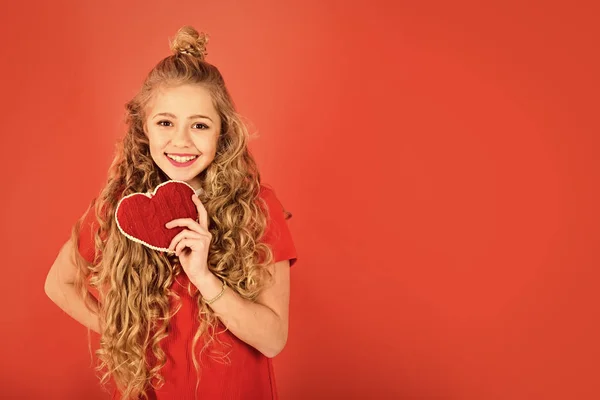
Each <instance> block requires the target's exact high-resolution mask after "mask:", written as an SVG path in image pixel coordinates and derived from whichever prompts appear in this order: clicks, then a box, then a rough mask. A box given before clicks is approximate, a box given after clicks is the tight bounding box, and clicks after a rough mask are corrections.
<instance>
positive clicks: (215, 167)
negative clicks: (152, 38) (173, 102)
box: [72, 26, 273, 399]
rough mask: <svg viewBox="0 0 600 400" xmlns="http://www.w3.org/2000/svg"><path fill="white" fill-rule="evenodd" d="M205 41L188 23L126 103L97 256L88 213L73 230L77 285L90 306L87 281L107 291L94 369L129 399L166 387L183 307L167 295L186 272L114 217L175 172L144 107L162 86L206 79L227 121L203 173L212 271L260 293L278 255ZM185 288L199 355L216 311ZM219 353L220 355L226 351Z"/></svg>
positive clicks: (100, 211) (100, 209)
mask: <svg viewBox="0 0 600 400" xmlns="http://www.w3.org/2000/svg"><path fill="white" fill-rule="evenodd" d="M207 41H208V37H207V36H206V34H204V33H202V34H199V33H198V32H197V31H196V30H195V29H194V28H193V27H190V26H185V27H183V28H181V29H180V30H179V31H178V32H177V35H176V37H175V38H174V39H173V40H172V41H171V50H172V52H173V54H172V55H170V56H168V57H166V58H164V59H163V60H161V61H160V62H159V63H158V64H157V65H156V66H155V67H154V68H153V69H152V70H151V71H150V72H149V74H148V76H147V77H146V79H145V81H144V83H143V85H142V87H141V89H140V91H139V92H138V93H137V94H136V95H135V97H134V98H133V99H132V100H131V101H129V102H128V103H127V105H126V122H127V126H128V128H127V132H126V134H125V136H124V138H123V139H122V140H121V141H120V142H119V143H118V145H117V152H116V156H115V159H114V161H113V163H112V165H111V167H110V170H109V173H108V179H107V183H106V186H105V187H104V188H103V189H102V191H101V192H100V194H99V196H98V198H97V200H96V201H94V202H92V205H91V206H90V209H89V210H88V212H92V210H93V212H95V217H96V220H97V221H98V229H96V230H95V231H94V245H95V251H96V252H95V260H94V262H93V263H91V264H90V263H88V262H87V261H86V260H85V259H83V257H82V256H81V255H80V253H79V252H78V251H77V249H78V246H79V234H80V229H81V223H82V222H83V220H84V218H85V215H84V216H82V217H81V219H79V220H78V221H77V223H76V224H75V226H74V227H73V230H72V240H73V242H74V243H75V246H74V249H75V251H74V255H73V256H74V259H75V260H76V263H77V265H78V273H77V279H76V283H75V284H76V287H77V288H78V289H79V292H80V293H81V295H82V296H83V297H84V299H85V300H86V304H89V301H91V300H92V297H90V296H91V294H90V292H89V290H88V288H87V286H86V283H87V284H89V285H90V286H92V287H93V288H96V289H97V290H98V291H99V292H100V301H99V304H98V306H99V311H98V315H99V320H100V326H101V336H100V348H99V349H98V350H96V355H97V356H98V360H99V363H98V365H97V367H96V370H97V371H98V372H99V373H100V376H99V377H100V381H101V383H102V384H105V383H107V382H108V381H109V380H110V379H111V378H112V379H114V381H115V383H116V384H117V387H118V389H119V390H120V392H121V394H122V396H123V398H125V399H128V398H140V397H143V398H146V399H147V398H148V394H147V391H148V390H149V389H150V387H153V388H160V386H162V385H163V384H164V378H163V377H162V376H161V374H160V370H161V368H162V367H163V366H164V365H165V364H166V360H167V357H166V354H165V352H164V351H163V350H162V349H161V347H160V346H159V343H160V342H161V341H162V340H163V339H164V338H165V337H167V336H168V330H167V327H168V325H169V321H170V318H171V317H172V316H173V315H174V313H175V312H177V309H175V310H173V309H171V307H170V306H169V304H170V303H169V299H170V298H173V297H174V298H177V297H178V296H177V295H176V294H175V293H174V292H173V291H171V285H172V284H173V282H174V279H175V277H176V276H177V275H178V274H180V273H183V272H182V269H181V265H179V264H178V263H177V261H176V259H175V258H174V257H173V256H168V255H167V254H165V253H159V252H155V251H153V250H149V249H148V248H146V247H144V246H143V245H140V244H138V243H135V242H133V241H131V240H128V239H126V238H125V237H124V236H123V235H122V234H120V233H119V231H118V229H117V227H116V223H115V220H114V217H113V215H114V211H115V208H116V205H117V202H118V201H119V199H120V197H122V196H125V195H128V194H131V193H136V192H147V191H149V190H152V189H154V188H155V187H156V186H157V185H158V184H160V183H162V182H164V181H166V180H168V179H169V178H168V177H167V176H166V175H165V174H164V172H162V171H161V170H160V169H159V168H158V166H157V165H156V164H155V163H154V161H153V159H152V157H151V156H150V149H149V143H148V138H147V137H146V135H145V134H144V121H145V116H146V115H145V108H146V106H147V104H148V103H149V101H150V100H151V99H152V96H153V94H154V93H155V90H156V89H157V88H159V87H164V86H171V87H172V86H177V85H182V84H196V85H202V86H203V87H204V88H206V89H207V90H208V91H209V92H210V93H211V95H212V99H213V103H214V105H215V108H216V110H217V112H218V113H219V116H220V118H221V125H222V128H221V132H220V134H219V139H218V145H217V151H216V155H215V159H214V160H213V162H212V163H211V164H210V165H209V166H208V167H207V168H206V169H205V170H204V171H203V172H202V173H201V174H200V176H201V178H202V189H203V191H202V194H201V195H200V199H201V200H202V202H203V204H204V206H205V208H206V210H207V212H208V215H209V219H210V221H209V230H210V232H211V233H212V235H213V241H212V243H211V246H210V251H209V256H208V264H209V269H210V270H211V271H212V272H213V273H214V274H215V275H216V276H218V277H219V278H221V279H222V280H224V281H226V283H227V284H228V286H229V287H230V288H232V289H234V290H235V291H236V292H237V293H238V294H239V295H241V296H242V297H243V298H245V299H249V300H255V299H256V297H257V296H258V294H259V293H260V291H261V289H262V288H263V287H264V286H265V285H266V284H267V281H268V280H269V279H270V278H271V275H270V274H269V272H268V270H267V268H266V267H267V265H269V264H270V263H271V262H272V261H273V253H272V251H271V249H270V248H269V246H267V245H266V244H264V243H261V241H260V240H261V238H262V237H263V235H264V233H265V229H266V224H267V219H268V209H267V207H266V203H265V202H264V201H263V200H262V199H261V198H260V197H259V192H260V184H261V183H260V182H261V181H260V173H259V171H258V168H257V165H256V163H255V161H254V159H253V157H252V156H251V154H250V153H249V151H248V147H247V142H248V140H249V133H248V130H247V128H246V126H245V125H244V123H243V122H242V119H241V116H240V115H239V114H237V112H236V111H235V107H234V104H233V101H232V99H231V97H230V95H229V92H228V91H227V89H226V87H225V83H224V80H223V77H222V76H221V73H220V72H219V70H218V69H217V68H216V67H215V66H213V65H211V64H209V63H207V62H206V61H205V56H206V54H207V53H206V43H207ZM194 289H195V288H194ZM188 294H189V295H190V296H194V298H195V301H196V302H197V304H198V310H199V313H198V321H199V328H198V331H197V332H196V333H195V336H194V341H193V347H192V348H193V349H195V348H196V345H197V342H198V341H199V339H200V338H207V340H205V341H204V343H205V345H204V346H203V347H202V349H201V352H202V351H205V350H207V349H208V350H210V344H211V343H212V342H213V341H214V339H215V337H217V335H216V334H215V328H216V327H217V325H218V317H216V316H215V315H214V313H213V311H212V310H211V308H210V307H208V306H207V305H206V304H205V303H204V301H203V299H202V297H201V296H200V295H199V293H198V292H197V291H195V293H194V291H193V290H192V288H191V287H188ZM217 340H218V338H217ZM217 357H221V358H222V357H223V354H220V355H218V356H217ZM225 358H226V355H225ZM193 362H194V366H195V368H196V371H197V372H198V371H199V370H200V364H199V362H198V357H196V352H195V351H194V352H193Z"/></svg>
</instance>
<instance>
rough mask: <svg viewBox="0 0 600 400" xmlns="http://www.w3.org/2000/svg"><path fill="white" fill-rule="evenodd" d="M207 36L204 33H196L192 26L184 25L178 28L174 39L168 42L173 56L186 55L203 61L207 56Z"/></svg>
mask: <svg viewBox="0 0 600 400" xmlns="http://www.w3.org/2000/svg"><path fill="white" fill-rule="evenodd" d="M207 43H208V35H207V34H206V33H204V32H200V33H198V31H197V30H196V29H194V28H193V27H192V26H189V25H186V26H184V27H182V28H180V29H179V30H178V31H177V34H176V35H175V38H174V39H173V40H171V41H170V46H171V51H172V52H173V54H175V55H177V54H188V55H191V56H194V57H198V58H200V59H201V60H204V59H205V58H206V56H207V54H208V53H207V52H206V44H207Z"/></svg>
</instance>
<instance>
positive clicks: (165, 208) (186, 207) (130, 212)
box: [115, 181, 198, 253]
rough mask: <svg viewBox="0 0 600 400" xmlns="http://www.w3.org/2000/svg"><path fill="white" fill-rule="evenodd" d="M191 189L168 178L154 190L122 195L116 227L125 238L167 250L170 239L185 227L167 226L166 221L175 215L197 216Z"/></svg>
mask: <svg viewBox="0 0 600 400" xmlns="http://www.w3.org/2000/svg"><path fill="white" fill-rule="evenodd" d="M192 194H194V189H193V188H192V187H191V186H190V185H188V184H187V183H185V182H181V181H167V182H165V183H161V184H160V185H158V186H157V187H156V189H154V192H153V193H148V194H147V193H133V194H130V195H127V196H125V197H123V198H122V199H121V200H120V201H119V204H118V205H117V209H116V210H115V219H116V221H117V227H118V228H119V230H120V231H121V233H122V234H123V235H125V236H126V237H127V238H128V239H130V240H133V241H135V242H138V243H141V244H143V245H144V246H147V247H149V248H151V249H153V250H158V251H164V252H169V253H172V252H171V251H169V249H168V247H169V245H170V244H171V240H173V238H174V237H175V236H176V235H177V234H178V233H179V232H181V231H182V230H184V229H185V228H184V227H180V226H177V227H174V228H171V229H168V228H166V227H165V224H166V223H167V222H169V221H172V220H174V219H177V218H192V219H194V220H195V219H197V218H198V210H197V208H196V205H195V204H194V202H193V201H192Z"/></svg>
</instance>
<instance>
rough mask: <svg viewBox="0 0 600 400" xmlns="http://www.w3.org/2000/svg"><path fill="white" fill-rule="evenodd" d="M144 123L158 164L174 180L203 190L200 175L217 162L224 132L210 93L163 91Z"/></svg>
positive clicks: (191, 87) (183, 88) (196, 87)
mask: <svg viewBox="0 0 600 400" xmlns="http://www.w3.org/2000/svg"><path fill="white" fill-rule="evenodd" d="M144 122H145V123H144V131H145V132H146V135H147V136H148V140H149V142H150V155H151V156H152V159H153V160H154V162H155V163H156V165H158V167H159V168H160V169H161V170H162V171H163V172H164V173H165V174H166V175H167V176H168V177H169V178H170V179H173V180H179V181H184V182H187V183H189V184H190V185H191V186H192V187H193V188H194V189H198V188H200V186H201V181H200V178H199V177H198V175H199V174H200V173H201V172H202V171H204V170H205V169H206V167H208V165H209V164H210V163H211V162H212V161H213V160H214V158H215V153H216V151H217V141H218V139H219V133H220V131H221V119H220V118H219V114H218V113H217V110H216V109H215V107H214V105H213V102H212V98H211V95H210V93H209V92H208V90H206V89H205V88H204V87H202V86H199V85H181V86H177V87H170V88H160V89H158V90H157V91H156V93H154V96H153V99H152V100H151V101H150V104H149V105H148V108H147V109H146V120H145V121H144Z"/></svg>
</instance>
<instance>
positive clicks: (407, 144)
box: [0, 0, 600, 400]
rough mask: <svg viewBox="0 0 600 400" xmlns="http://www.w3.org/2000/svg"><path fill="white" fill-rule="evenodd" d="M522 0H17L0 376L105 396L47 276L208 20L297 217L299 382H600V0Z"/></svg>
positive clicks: (1, 209) (289, 393) (215, 47)
mask: <svg viewBox="0 0 600 400" xmlns="http://www.w3.org/2000/svg"><path fill="white" fill-rule="evenodd" d="M92 3H93V4H92ZM174 3H177V4H174ZM520 3H525V2H520V1H510V2H507V1H494V2H489V1H488V2H485V1H484V2H477V1H472V2H469V3H466V2H463V1H459V2H456V1H452V2H450V1H447V2H446V1H437V2H435V3H434V2H392V1H390V2H387V3H385V2H382V1H376V0H371V1H364V0H360V1H359V0H357V1H352V2H348V1H317V0H303V1H274V0H273V1H210V2H209V1H185V2H184V1H180V2H163V1H160V2H159V1H141V0H138V1H110V2H108V1H102V2H82V1H60V2H45V1H37V4H36V3H35V2H34V3H32V2H16V3H15V2H13V3H11V4H10V6H9V5H8V3H7V4H6V5H5V6H4V7H3V8H4V16H3V22H2V24H1V25H0V40H1V41H2V43H1V45H2V47H1V48H2V55H1V56H0V57H1V58H2V63H1V64H0V65H1V68H2V71H1V72H2V86H3V90H2V95H1V96H0V101H1V110H2V116H3V118H2V147H3V156H2V157H1V158H0V167H1V168H2V171H3V182H2V196H1V197H0V199H1V200H0V201H1V204H0V213H1V214H0V217H1V221H2V224H1V228H0V229H1V230H2V234H1V240H2V242H3V243H4V248H5V251H4V252H3V253H4V257H3V261H2V262H3V265H2V267H3V271H4V274H3V275H2V279H1V280H0V285H1V287H0V293H1V295H2V304H3V305H4V312H3V316H2V333H1V335H2V336H1V340H0V343H1V344H0V346H1V348H2V352H1V354H0V358H1V359H2V367H1V371H0V376H1V377H2V378H0V379H1V381H0V382H1V383H0V397H2V398H3V399H11V398H17V397H18V398H26V399H41V398H44V399H91V400H93V399H103V398H106V396H105V395H104V394H102V392H100V390H99V389H98V387H97V384H96V380H95V377H94V374H93V371H92V369H91V367H90V360H89V356H88V352H87V351H88V350H87V341H86V340H87V339H86V331H85V329H84V328H82V327H81V326H79V325H78V324H77V323H75V322H74V321H72V320H71V319H69V317H67V316H66V314H64V313H62V312H61V311H60V310H59V309H57V308H56V307H55V306H54V305H53V304H52V303H51V302H50V300H49V299H47V298H46V296H45V294H44V290H43V286H44V279H45V277H46V273H47V271H48V269H49V268H50V266H51V264H52V261H53V260H54V257H55V256H56V254H57V252H58V250H59V248H60V246H61V245H62V243H63V242H64V241H65V240H66V239H67V237H68V234H69V231H70V228H71V226H72V224H73V223H74V222H75V220H76V218H77V217H78V216H79V215H80V214H81V213H82V212H83V211H84V209H85V207H86V206H87V204H88V202H89V201H90V199H91V198H92V197H93V196H94V195H95V194H96V192H97V190H98V189H99V187H100V185H101V184H102V183H103V181H104V179H105V175H106V169H107V168H108V166H109V163H110V160H111V159H112V154H113V151H114V143H115V140H116V139H117V138H118V137H119V136H120V135H122V133H123V131H124V128H123V124H122V116H123V110H124V104H125V102H126V101H127V100H129V98H130V97H131V96H132V95H133V93H134V91H135V90H137V88H138V87H139V85H140V84H141V82H142V79H143V77H144V75H145V74H146V73H147V71H148V70H149V69H150V68H151V67H152V66H153V65H154V64H155V63H156V62H158V61H159V59H161V58H162V57H164V56H166V55H168V51H169V50H168V37H172V36H173V35H174V33H175V32H176V31H177V29H178V28H179V27H180V26H182V25H184V24H192V25H194V26H195V27H196V28H198V29H200V30H204V31H207V32H208V33H209V34H210V35H211V42H210V43H209V47H208V51H209V56H208V59H209V61H211V62H213V63H214V64H216V65H217V66H218V67H220V69H221V71H222V72H223V74H224V76H225V79H226V81H227V82H228V85H229V88H230V90H231V92H232V94H233V96H234V98H235V101H236V103H237V106H238V109H239V111H240V112H241V113H242V114H244V115H245V116H246V117H247V118H248V119H249V120H250V121H251V122H252V124H253V126H254V127H255V128H256V129H257V130H258V132H259V134H260V137H259V139H258V140H256V141H254V142H253V143H252V149H253V152H254V154H255V156H256V157H257V159H258V161H259V165H260V166H261V169H262V171H263V176H264V179H265V181H267V182H269V183H271V184H272V185H273V186H274V187H275V189H276V190H277V193H278V196H279V198H280V199H281V200H282V202H283V203H284V205H285V207H286V208H287V209H289V210H290V211H292V213H293V214H294V217H293V218H292V220H291V221H290V227H291V230H292V233H293V235H294V239H295V241H296V245H297V248H298V251H299V254H300V260H299V262H298V264H297V265H296V266H295V267H294V268H293V269H292V300H291V332H290V338H289V341H288V345H287V347H286V349H285V350H284V352H283V353H282V354H280V355H279V356H278V357H277V358H276V359H275V367H276V374H277V378H278V386H279V391H280V395H281V398H282V400H283V399H285V400H288V399H295V400H305V399H333V398H335V399H337V398H344V399H350V398H356V399H359V398H360V399H365V398H372V399H388V398H398V399H400V398H402V399H459V400H467V399H468V400H471V399H473V400H482V399H485V400H488V399H507V400H508V399H510V400H514V399H544V400H552V399H561V400H564V399H578V400H579V399H597V398H600V380H599V378H598V377H599V373H600V368H599V366H598V365H599V364H598V360H599V359H600V346H599V345H598V340H599V337H600V324H599V322H598V318H599V316H600V313H599V311H600V310H599V307H598V294H597V293H598V292H597V288H598V282H599V278H600V274H599V272H598V261H599V259H600V257H599V255H598V242H599V240H600V229H599V226H600V224H599V222H600V218H599V213H598V204H599V200H600V196H599V191H598V182H599V178H600V176H599V175H600V174H599V170H600V169H599V162H598V152H599V151H600V143H599V142H600V141H599V138H598V133H599V129H598V122H597V114H598V112H597V109H598V99H597V93H598V85H597V84H598V79H597V73H598V71H599V66H600V65H599V63H598V55H597V54H598V45H597V43H598V28H596V27H594V25H595V24H596V22H597V21H596V17H595V16H597V15H598V13H597V11H598V10H594V9H592V8H591V7H590V6H589V5H584V4H583V3H582V2H577V1H560V2H537V3H538V4H535V5H527V6H525V5H522V4H520ZM527 3H531V2H527ZM578 3H579V4H578ZM589 3H590V4H591V3H592V2H589ZM167 4H168V5H167ZM11 7H12V8H11ZM17 395H18V396H17Z"/></svg>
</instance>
